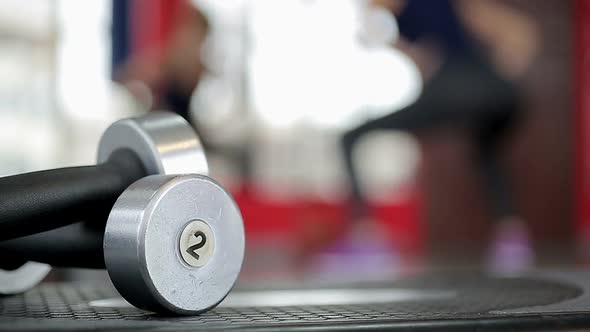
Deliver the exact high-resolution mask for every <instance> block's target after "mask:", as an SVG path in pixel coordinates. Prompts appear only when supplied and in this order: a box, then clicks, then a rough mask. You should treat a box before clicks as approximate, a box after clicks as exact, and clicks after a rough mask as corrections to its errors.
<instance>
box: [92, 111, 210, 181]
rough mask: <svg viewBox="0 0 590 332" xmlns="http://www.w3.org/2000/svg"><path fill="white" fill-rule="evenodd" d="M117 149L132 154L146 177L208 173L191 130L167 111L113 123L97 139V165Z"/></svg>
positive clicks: (196, 138) (195, 136)
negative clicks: (141, 166) (142, 167)
mask: <svg viewBox="0 0 590 332" xmlns="http://www.w3.org/2000/svg"><path fill="white" fill-rule="evenodd" d="M118 149H130V150H132V151H133V152H135V153H136V154H137V156H138V157H139V158H140V159H141V161H142V163H143V165H144V167H145V169H146V171H147V173H148V174H190V173H195V174H204V175H207V174H208V171H209V168H208V165H207V159H206V157H205V151H204V150H203V146H202V145H201V141H200V140H199V137H198V136H197V134H196V133H195V131H194V129H193V128H192V127H191V125H190V124H189V123H188V122H186V120H184V119H183V118H182V117H181V116H179V115H177V114H174V113H171V112H166V111H157V112H150V113H148V114H146V115H144V116H141V117H137V118H129V119H123V120H119V121H117V122H115V123H113V124H112V125H111V126H110V127H109V128H108V129H107V130H106V131H105V132H104V134H103V136H102V138H101V140H100V144H99V148H98V162H99V163H102V162H105V161H106V160H107V159H108V158H109V157H110V155H111V154H112V153H113V152H114V151H116V150H118Z"/></svg>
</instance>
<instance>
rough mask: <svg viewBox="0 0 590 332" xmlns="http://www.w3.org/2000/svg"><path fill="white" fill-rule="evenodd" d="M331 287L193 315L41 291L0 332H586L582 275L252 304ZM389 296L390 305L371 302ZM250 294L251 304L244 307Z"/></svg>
mask: <svg viewBox="0 0 590 332" xmlns="http://www.w3.org/2000/svg"><path fill="white" fill-rule="evenodd" d="M308 289H309V288H308ZM334 289H337V290H336V291H334V292H330V288H325V287H323V288H321V289H319V288H318V289H315V290H312V292H309V291H307V292H306V291H301V290H297V289H296V288H292V289H291V290H289V291H288V292H286V291H284V290H282V291H275V290H263V291H261V290H245V289H238V290H236V291H234V292H232V294H231V295H230V297H229V298H228V299H227V301H226V302H224V303H223V304H222V305H221V306H220V307H218V308H216V309H214V310H212V311H209V312H207V313H204V314H202V315H200V316H195V317H164V316H158V315H155V314H152V313H149V312H144V311H141V310H138V309H135V308H133V307H130V306H126V305H124V304H123V305H121V303H122V302H121V301H120V300H117V298H118V295H117V293H116V292H115V291H114V289H113V288H110V287H108V286H96V285H90V284H86V285H84V284H44V285H42V286H40V287H37V288H36V289H33V290H31V291H29V292H27V293H25V294H22V295H18V296H11V297H4V298H1V299H0V329H2V330H7V331H15V330H20V331H26V330H31V331H41V330H76V331H79V330H93V331H103V330H123V331H125V330H142V331H143V330H147V331H154V330H163V331H175V330H183V331H184V330H186V331H197V330H206V331H207V330H215V329H222V330H225V329H239V330H278V329H280V330H296V331H344V330H354V331H359V330H371V331H380V330H392V331H395V330H404V331H406V330H410V331H413V330H416V331H423V330H427V331H428V330H437V331H438V330H440V331H488V330H537V329H541V330H552V329H556V330H559V329H567V330H574V329H580V330H590V292H589V290H590V273H584V272H568V273H565V272H561V273H550V272H544V273H535V274H531V275H527V276H520V277H500V276H496V277H494V276H483V275H475V274H470V275H458V274H455V275H446V276H441V275H438V276H429V277H419V278H418V277H416V278H411V279H407V280H400V281H396V282H394V283H391V284H388V285H383V284H380V285H363V286H359V285H356V286H355V287H350V288H347V289H348V291H349V293H351V294H354V296H352V297H351V298H350V299H352V300H351V301H348V300H346V299H344V301H342V299H340V298H338V299H336V298H334V301H333V303H338V304H314V305H309V304H307V305H305V304H304V305H295V304H293V303H290V302H289V301H286V302H285V303H286V305H273V306H260V305H259V304H260V303H259V302H256V301H257V300H256V299H255V298H256V297H257V296H258V295H259V294H266V295H269V294H274V295H275V296H281V295H280V294H290V295H288V296H291V297H293V296H297V294H299V293H298V292H302V293H301V296H300V297H299V298H298V299H297V300H298V301H299V300H300V301H302V303H306V299H305V296H307V295H305V294H313V293H314V292H315V293H318V292H319V293H318V294H322V293H321V292H324V294H336V295H338V294H340V293H346V289H343V288H342V287H341V286H339V287H335V288H333V290H334ZM326 291H327V292H326ZM363 292H364V294H367V297H366V298H362V296H361V300H362V301H360V302H359V294H360V295H362V294H363ZM388 292H390V293H391V294H392V301H389V302H388V301H387V296H385V297H383V296H376V295H383V294H385V295H387V293H388ZM257 294H258V295H257ZM293 294H295V295H293ZM371 294H373V295H371ZM349 295H350V294H349ZM285 296H286V295H285ZM327 296H329V295H327ZM371 296H373V298H371ZM249 297H251V298H252V301H253V303H257V304H258V305H256V306H248V303H247V302H248V301H247V300H248V298H249ZM244 299H245V300H246V301H244ZM350 299H349V300H350ZM384 299H385V300H384ZM323 300H325V299H323ZM347 301H348V302H349V303H346V302H347ZM312 302H313V301H312ZM109 303H111V304H113V305H109Z"/></svg>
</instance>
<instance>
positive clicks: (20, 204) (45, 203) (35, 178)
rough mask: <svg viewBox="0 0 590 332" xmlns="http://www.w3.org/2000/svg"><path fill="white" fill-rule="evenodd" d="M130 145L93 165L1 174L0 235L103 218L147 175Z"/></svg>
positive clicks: (1, 237)
mask: <svg viewBox="0 0 590 332" xmlns="http://www.w3.org/2000/svg"><path fill="white" fill-rule="evenodd" d="M146 175H147V174H146V171H145V169H144V167H143V165H142V163H141V161H140V160H139V158H138V157H137V156H136V155H135V153H133V152H132V151H131V150H118V151H115V152H114V153H113V154H112V155H111V157H110V158H109V160H108V161H106V162H105V163H103V164H99V165H96V166H82V167H69V168H60V169H53V170H47V171H40V172H32V173H26V174H19V175H13V176H7V177H3V178H0V192H1V193H0V240H7V239H13V238H17V237H22V236H26V235H31V234H36V233H40V232H44V231H47V230H51V229H54V228H57V227H60V226H64V225H69V224H72V223H75V222H78V221H80V220H100V221H101V222H103V223H104V222H106V219H107V217H108V214H109V212H110V209H111V207H112V206H113V204H114V203H115V201H116V200H117V198H118V197H119V195H120V194H121V193H122V192H123V191H124V190H125V189H126V188H127V187H128V186H129V185H130V184H132V183H133V182H135V181H137V180H139V179H141V178H142V177H144V176H146Z"/></svg>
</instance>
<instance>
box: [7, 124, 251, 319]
mask: <svg viewBox="0 0 590 332" xmlns="http://www.w3.org/2000/svg"><path fill="white" fill-rule="evenodd" d="M98 154H99V157H98V159H99V162H101V164H99V165H97V166H91V167H85V168H68V169H60V170H53V171H44V172H37V173H29V174H23V175H17V176H15V177H7V178H2V179H0V187H1V188H3V190H4V188H5V187H4V186H2V183H3V181H4V182H5V183H8V184H13V186H12V187H11V186H8V187H7V188H8V189H14V190H16V191H18V192H19V193H21V194H25V195H29V196H31V197H33V198H34V197H39V200H40V201H41V203H39V202H38V201H37V200H31V199H30V198H29V199H20V200H19V199H18V197H17V198H16V199H14V200H13V202H12V203H9V204H3V203H0V213H2V214H4V215H7V216H8V217H9V218H8V219H7V220H8V221H9V223H8V225H9V226H8V227H6V229H8V230H9V232H8V234H10V235H9V236H7V235H6V233H4V232H2V234H3V235H2V237H3V238H7V237H8V238H12V237H14V235H18V236H20V235H26V234H32V235H28V236H25V237H20V238H17V239H12V240H8V241H3V242H0V247H1V248H2V251H3V252H4V253H10V254H11V255H12V257H15V256H16V257H18V258H24V259H25V260H26V259H27V257H28V258H32V259H30V260H35V261H37V262H44V261H45V262H49V263H54V262H58V263H62V265H66V266H70V265H73V266H77V265H79V264H76V262H74V263H73V264H68V257H70V258H71V257H77V259H78V261H83V262H86V263H87V266H86V267H104V266H106V268H107V270H108V272H109V275H110V276H111V279H112V281H113V284H114V285H115V287H116V288H117V289H118V290H119V292H120V293H121V294H122V295H123V296H124V297H125V298H126V299H127V300H128V301H129V302H130V303H132V304H133V305H135V306H137V307H140V308H144V309H148V310H152V311H156V312H169V313H176V314H191V313H197V312H201V311H203V310H207V309H208V308H210V307H212V306H214V305H216V304H217V303H219V302H220V301H221V300H222V299H223V298H224V297H225V295H226V294H227V292H229V290H230V289H231V287H232V286H233V283H234V282H235V280H236V279H237V275H238V273H239V270H240V267H241V262H242V260H243V254H244V242H245V239H244V232H243V225H242V219H241V216H240V212H239V209H238V208H237V206H236V205H235V203H234V201H233V199H232V198H231V196H230V195H229V194H228V193H227V192H226V191H225V190H223V188H222V187H221V186H220V185H219V184H217V183H215V182H214V181H213V180H211V179H209V178H208V177H206V176H204V175H197V174H194V173H207V163H206V160H205V155H204V153H203V151H202V149H201V147H200V144H199V140H198V138H197V137H196V134H195V133H194V131H193V130H192V129H191V127H190V126H189V125H188V124H187V123H186V122H185V121H184V120H182V118H180V117H178V116H176V115H173V114H170V113H153V114H150V115H148V116H146V117H143V118H137V119H127V120H122V121H119V122H117V123H115V124H113V125H112V126H111V127H109V129H107V131H106V132H105V134H104V135H103V138H102V139H101V142H100V148H99V153H98ZM142 171H143V172H142ZM191 173H192V174H191ZM70 174H73V175H74V176H73V179H72V178H68V175H70ZM149 174H184V175H152V176H148V177H144V176H145V175H149ZM138 178H139V180H138V181H136V182H134V183H133V184H132V185H131V186H129V187H128V188H127V189H125V187H126V186H127V185H128V182H133V181H135V180H137V179H138ZM51 179H57V180H58V181H65V182H67V184H66V185H63V184H61V183H60V184H58V185H57V186H49V188H47V187H45V186H47V183H48V181H51ZM88 182H89V183H90V185H89V186H86V184H87V183H88ZM18 183H22V184H24V186H19V185H14V184H18ZM75 184H77V185H75ZM78 186H84V187H83V188H82V189H76V187H78ZM23 187H24V188H26V189H23ZM52 190H58V191H60V192H58V193H55V192H52ZM66 190H72V192H70V193H65V194H64V193H63V191H66ZM121 192H122V193H121ZM52 195H53V196H52ZM12 196H18V195H16V194H15V193H14V192H11V191H10V190H9V191H8V197H12ZM62 196H63V197H65V198H63V197H62ZM56 197H57V198H59V199H55V198H56ZM117 197H118V199H117ZM115 199H117V200H116V202H115V203H114V205H113V201H114V200H115ZM15 202H16V203H15ZM4 203H5V202H4ZM109 203H110V205H111V206H112V209H111V211H110V214H109V216H108V220H107V222H106V226H105V225H104V221H103V227H104V238H103V236H102V235H103V231H102V229H101V227H100V222H98V223H97V224H98V225H99V227H87V225H86V224H80V223H76V224H72V225H69V226H63V227H58V226H61V225H67V224H71V223H72V222H75V221H77V220H90V219H100V218H97V216H100V215H101V214H102V213H103V211H102V210H101V209H104V206H108V205H109ZM2 204H3V205H2ZM52 204H53V205H52ZM103 205H104V206H103ZM23 206H24V207H29V208H32V210H34V211H33V212H29V213H26V217H23V216H22V215H18V214H17V213H16V211H13V210H11V209H13V208H15V207H17V208H22V207H23ZM97 209H98V211H97ZM11 217H12V218H11ZM48 217H49V218H48ZM51 218H60V220H59V221H54V220H53V219H51ZM43 219H49V220H48V224H50V226H47V224H42V223H41V221H42V220H43ZM0 220H1V221H0V222H1V224H0V230H2V231H4V226H5V225H4V220H3V219H0ZM23 221H24V222H25V223H26V224H27V225H30V226H31V227H28V228H27V229H26V230H22V229H21V227H18V225H19V222H23ZM55 227H58V228H56V229H53V230H49V231H46V232H41V233H37V232H39V231H43V230H46V229H48V228H55ZM33 233H37V234H33ZM40 252H41V253H44V255H45V256H43V254H41V256H40V254H39V253H40ZM53 254H57V260H56V261H54V262H51V258H52V257H53V256H52V255H53ZM59 254H61V255H62V256H61V257H60V256H59ZM68 255H69V256H68ZM5 256H7V255H5ZM97 257H102V258H100V259H98V258H97ZM53 259H54V260H55V259H56V257H53ZM4 261H5V259H3V261H2V263H4ZM16 261H17V262H18V259H17V260H16ZM64 262H65V264H63V263H64ZM69 263H71V262H69ZM8 265H10V264H8ZM15 267H16V268H11V269H10V271H9V270H5V271H0V292H2V293H4V294H9V293H16V292H21V291H24V290H26V289H28V288H30V287H32V286H34V285H35V284H36V283H38V282H39V281H40V280H41V279H42V278H43V277H44V276H45V275H46V274H47V272H48V271H49V267H48V266H46V265H43V264H39V263H33V262H29V263H26V264H24V265H23V266H20V267H18V265H17V264H16V265H15ZM177 287H182V288H177Z"/></svg>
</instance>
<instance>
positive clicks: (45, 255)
mask: <svg viewBox="0 0 590 332" xmlns="http://www.w3.org/2000/svg"><path fill="white" fill-rule="evenodd" d="M103 236H104V227H102V228H96V227H89V225H88V224H87V223H84V222H78V223H75V224H72V225H67V226H63V227H60V228H56V229H53V230H50V231H47V232H43V233H38V234H34V235H29V236H25V237H22V238H17V239H12V240H6V241H2V242H0V269H10V265H9V264H14V262H19V261H20V262H23V263H24V262H27V261H33V262H39V263H45V264H50V265H52V266H56V267H77V268H88V269H104V268H105V263H104V256H103V246H102V241H103ZM6 262H8V263H6Z"/></svg>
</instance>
